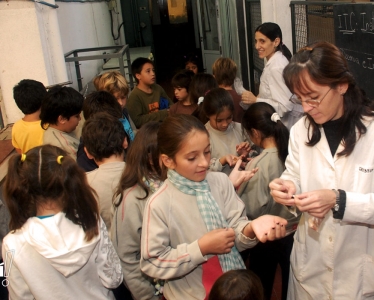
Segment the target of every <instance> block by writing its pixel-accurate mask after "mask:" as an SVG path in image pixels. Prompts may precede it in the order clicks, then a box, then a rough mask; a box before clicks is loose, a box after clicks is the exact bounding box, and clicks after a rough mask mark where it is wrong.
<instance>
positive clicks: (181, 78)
mask: <svg viewBox="0 0 374 300" xmlns="http://www.w3.org/2000/svg"><path fill="white" fill-rule="evenodd" d="M194 75H195V74H194V72H192V71H190V70H181V71H179V72H178V73H177V74H175V75H174V77H173V78H172V79H171V85H172V87H174V88H178V87H179V88H185V89H186V90H187V92H188V90H189V88H190V84H191V80H192V78H193V76H194Z"/></svg>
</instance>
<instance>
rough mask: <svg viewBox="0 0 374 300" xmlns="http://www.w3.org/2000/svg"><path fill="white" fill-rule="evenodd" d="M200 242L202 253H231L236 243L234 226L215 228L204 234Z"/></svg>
mask: <svg viewBox="0 0 374 300" xmlns="http://www.w3.org/2000/svg"><path fill="white" fill-rule="evenodd" d="M198 244H199V247H200V251H201V254H202V255H208V254H224V253H230V252H231V248H232V247H234V244H235V231H234V229H232V228H222V229H214V230H212V231H209V232H208V233H206V234H204V235H203V236H202V237H201V238H200V239H199V240H198Z"/></svg>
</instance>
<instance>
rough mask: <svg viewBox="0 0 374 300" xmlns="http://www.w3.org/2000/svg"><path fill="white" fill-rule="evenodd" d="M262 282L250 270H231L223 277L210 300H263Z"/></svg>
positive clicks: (216, 283) (214, 286) (211, 293)
mask: <svg viewBox="0 0 374 300" xmlns="http://www.w3.org/2000/svg"><path fill="white" fill-rule="evenodd" d="M263 299H264V290H263V287H262V284H261V280H260V279H259V278H258V276H257V275H256V274H255V273H253V272H252V271H250V270H246V269H243V270H231V271H228V272H226V273H224V274H223V275H221V276H220V277H219V278H218V279H217V280H216V282H215V283H214V284H213V287H212V289H211V291H210V294H209V300H263Z"/></svg>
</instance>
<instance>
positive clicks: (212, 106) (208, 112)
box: [202, 88, 234, 118]
mask: <svg viewBox="0 0 374 300" xmlns="http://www.w3.org/2000/svg"><path fill="white" fill-rule="evenodd" d="M224 109H228V110H229V111H231V112H233V113H234V101H233V100H232V97H231V95H230V93H229V92H228V91H227V90H225V89H224V88H215V89H212V90H210V91H209V92H208V93H207V94H206V95H205V97H204V102H203V104H202V112H203V114H204V115H205V116H206V117H207V118H209V117H210V116H213V115H218V114H219V113H221V112H222V111H223V110H224Z"/></svg>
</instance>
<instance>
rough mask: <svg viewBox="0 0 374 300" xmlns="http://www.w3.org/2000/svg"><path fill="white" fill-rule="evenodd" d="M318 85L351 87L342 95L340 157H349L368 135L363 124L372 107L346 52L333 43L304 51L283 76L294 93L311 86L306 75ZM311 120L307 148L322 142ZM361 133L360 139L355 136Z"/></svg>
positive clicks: (298, 54)
mask: <svg viewBox="0 0 374 300" xmlns="http://www.w3.org/2000/svg"><path fill="white" fill-rule="evenodd" d="M306 74H308V75H309V77H310V79H311V80H312V81H313V82H315V83H316V84H319V85H324V86H329V87H330V88H336V87H337V86H338V85H340V84H348V89H347V91H346V93H345V94H344V95H343V106H344V107H343V109H344V114H343V117H342V118H343V122H342V124H343V125H342V128H341V129H340V130H341V133H342V135H343V145H344V150H342V151H341V152H339V153H338V156H348V155H350V154H351V153H352V151H353V149H354V147H355V145H356V142H357V139H358V138H360V136H361V135H362V134H365V133H366V127H365V125H364V124H363V122H362V118H363V117H364V116H373V115H374V113H373V112H372V110H373V104H372V102H370V101H369V100H368V99H367V98H366V96H365V95H364V94H363V92H362V90H361V89H360V88H359V87H358V86H357V84H356V81H355V79H354V78H353V75H352V73H351V72H350V71H349V69H348V64H347V61H346V59H345V58H344V55H343V53H342V52H341V51H340V50H339V49H338V48H337V47H336V46H335V45H333V44H331V43H328V42H317V43H315V44H312V45H310V46H308V47H305V48H303V49H301V50H300V51H299V52H298V53H297V54H295V55H294V56H293V57H292V59H291V61H290V63H289V64H288V65H287V66H286V67H285V69H284V70H283V77H284V80H285V83H286V85H287V87H288V88H289V89H290V91H291V92H294V91H295V90H299V91H303V90H308V86H309V83H308V82H307V81H306V78H305V75H306ZM307 118H308V120H309V130H311V132H310V133H309V134H308V142H307V143H306V144H307V145H308V146H314V145H316V144H317V143H318V142H319V140H320V139H321V132H320V129H319V128H320V125H318V124H317V123H316V122H315V121H314V120H313V118H312V117H311V116H309V115H308V114H307ZM356 129H357V130H358V137H357V136H356Z"/></svg>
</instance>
